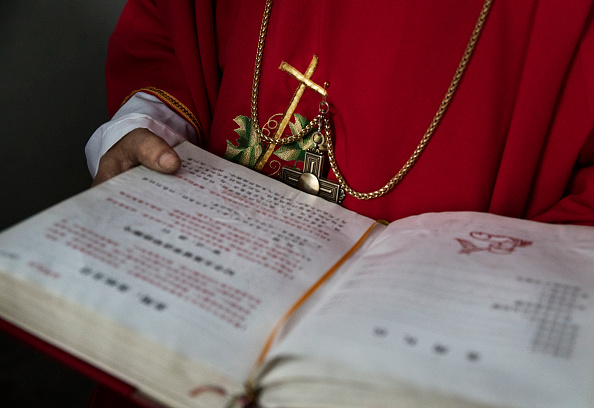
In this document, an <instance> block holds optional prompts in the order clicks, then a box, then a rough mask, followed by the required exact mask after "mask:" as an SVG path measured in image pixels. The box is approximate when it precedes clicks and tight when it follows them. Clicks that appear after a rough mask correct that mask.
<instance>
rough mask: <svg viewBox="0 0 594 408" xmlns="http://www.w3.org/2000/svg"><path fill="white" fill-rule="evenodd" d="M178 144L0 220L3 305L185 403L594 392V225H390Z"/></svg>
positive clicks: (444, 402) (433, 403)
mask: <svg viewBox="0 0 594 408" xmlns="http://www.w3.org/2000/svg"><path fill="white" fill-rule="evenodd" d="M177 151H178V152H179V154H180V156H181V157H182V159H183V166H182V168H181V169H180V171H179V172H177V173H176V174H175V175H170V176H167V175H161V174H157V173H155V172H152V171H150V170H148V169H146V168H143V167H138V168H135V169H133V170H131V171H128V172H126V173H124V174H122V175H120V176H118V177H116V178H114V179H112V180H110V181H108V182H106V183H103V184H102V185H100V186H98V187H96V188H93V189H90V190H88V191H86V192H84V193H82V194H80V195H77V196H75V197H73V198H71V199H69V200H67V201H65V202H63V203H61V204H59V205H57V206H54V207H52V208H50V209H48V210H46V211H45V212H43V213H41V214H38V215H37V216H35V217H32V218H31V219H29V220H26V221H24V222H22V223H20V224H18V225H16V226H14V227H12V228H10V229H8V230H6V231H4V232H3V233H2V234H0V316H1V317H2V318H3V319H5V320H7V321H9V322H11V323H13V324H15V325H17V326H19V327H21V328H23V329H25V330H27V331H28V332H30V333H33V334H34V335H35V336H38V337H39V338H41V339H43V340H45V341H47V342H48V343H51V344H53V345H56V346H58V347H59V348H61V349H64V350H66V351H67V352H68V353H71V354H72V355H74V356H76V357H78V358H80V359H82V360H84V361H87V362H89V363H91V364H93V365H94V366H96V367H99V368H100V369H101V370H104V371H105V372H107V373H109V374H111V375H113V376H115V377H117V378H119V379H122V380H123V381H126V382H127V383H129V384H131V385H133V386H134V387H136V388H137V389H138V390H139V391H140V392H142V393H144V394H145V395H147V396H150V398H152V399H153V400H155V401H158V402H159V403H161V404H164V405H167V406H171V407H225V406H233V405H237V406H240V405H241V404H242V403H243V402H245V401H246V400H247V399H251V400H257V402H258V404H259V405H260V406H261V407H403V408H411V407H418V408H421V407H422V408H428V407H439V408H443V407H456V408H459V407H510V408H511V407H513V408H527V407H539V408H553V407H555V408H567V407H572V408H579V407H583V408H586V407H592V406H594V349H593V347H592V345H594V304H593V301H592V296H593V295H594V229H592V228H589V227H578V226H555V225H546V224H539V223H534V222H529V221H520V220H515V219H509V218H505V217H499V216H495V215H490V214H479V213H470V212H467V213H442V214H425V215H421V216H415V217H410V218H406V219H402V220H399V221H396V222H393V223H391V224H390V225H388V226H385V225H382V224H379V223H376V222H375V220H372V219H369V218H366V217H363V216H360V215H357V214H355V213H353V212H350V211H348V210H345V209H344V208H342V207H340V206H338V205H335V204H331V203H328V202H326V201H324V200H321V199H319V198H317V197H313V196H311V195H307V194H304V193H301V192H299V191H297V190H295V189H292V188H290V187H287V186H285V185H283V184H281V183H279V182H277V181H275V180H273V179H270V178H268V177H265V176H262V175H260V174H258V173H255V172H252V171H250V170H247V169H245V168H243V167H240V166H237V165H235V164H232V163H229V162H227V161H225V160H222V159H220V158H217V157H215V156H213V155H211V154H209V153H207V152H204V151H203V150H200V149H198V148H196V147H193V146H191V145H190V144H187V143H184V144H182V145H180V146H179V147H178V148H177Z"/></svg>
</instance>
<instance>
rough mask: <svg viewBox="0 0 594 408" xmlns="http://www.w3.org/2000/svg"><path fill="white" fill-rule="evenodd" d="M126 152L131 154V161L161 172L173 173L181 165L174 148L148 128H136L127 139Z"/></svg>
mask: <svg viewBox="0 0 594 408" xmlns="http://www.w3.org/2000/svg"><path fill="white" fill-rule="evenodd" d="M127 145H129V146H130V147H129V148H128V147H126V149H127V152H128V153H130V154H132V157H131V162H133V163H136V164H142V165H144V166H146V167H148V168H150V169H152V170H155V171H158V172H161V173H173V172H175V171H177V170H178V169H179V167H180V166H181V160H180V158H179V156H178V155H177V153H176V152H175V150H173V148H171V147H170V146H169V145H168V144H167V142H165V140H163V139H161V138H160V137H159V136H157V135H155V134H154V133H152V132H151V131H150V130H148V129H137V131H134V134H133V135H132V137H131V138H130V139H129V140H128V141H127Z"/></svg>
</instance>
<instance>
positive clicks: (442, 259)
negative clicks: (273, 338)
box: [263, 213, 594, 408]
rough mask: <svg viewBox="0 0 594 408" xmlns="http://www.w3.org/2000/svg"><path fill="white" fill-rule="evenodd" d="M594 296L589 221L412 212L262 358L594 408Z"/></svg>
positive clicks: (286, 374)
mask: <svg viewBox="0 0 594 408" xmlns="http://www.w3.org/2000/svg"><path fill="white" fill-rule="evenodd" d="M593 294H594V229H592V228H590V227H577V226H555V225H546V224H541V223H535V222H529V221H521V220H516V219H510V218H505V217H500V216H495V215H490V214H482V213H442V214H425V215H421V216H416V217H411V218H407V219H404V220H400V221H397V222H394V223H392V224H391V225H390V226H388V228H386V229H385V230H384V231H383V232H382V233H381V235H380V236H379V237H377V238H376V239H375V240H374V241H373V242H372V243H371V244H370V245H368V247H367V248H366V249H365V251H364V252H363V253H359V254H358V256H357V258H356V259H354V260H353V261H352V262H351V263H350V265H348V270H346V271H343V273H342V278H341V279H340V281H339V282H338V283H337V284H335V286H334V287H332V288H329V289H328V291H327V293H326V295H325V297H324V300H323V301H322V302H320V303H319V304H318V305H317V306H316V307H315V308H314V309H313V310H312V312H311V313H310V315H309V316H308V317H307V318H306V319H304V320H302V321H301V322H299V323H298V324H297V325H296V326H295V327H293V328H292V330H291V331H290V334H289V335H288V336H287V337H286V338H284V339H282V341H281V342H279V344H277V346H276V347H275V348H274V349H273V350H272V352H271V355H270V357H272V358H274V357H278V358H287V357H291V358H296V361H298V362H299V364H295V367H296V368H295V369H294V370H292V369H291V366H290V365H287V366H286V367H285V368H283V369H282V370H279V374H278V375H276V377H275V374H274V373H273V374H271V375H270V378H269V379H268V380H267V381H276V382H277V383H283V382H284V383H288V382H290V378H291V376H294V377H295V378H301V379H303V377H304V376H305V377H307V375H311V376H318V377H319V378H318V380H320V381H323V380H324V378H323V377H324V376H327V375H332V373H333V372H334V373H336V374H337V375H338V376H340V377H342V379H341V381H347V382H350V384H354V383H365V380H366V378H369V379H371V378H376V380H377V378H379V379H380V380H379V382H384V386H388V388H389V386H390V384H397V383H398V384H403V383H405V384H408V385H409V386H410V387H412V388H414V389H417V390H423V389H424V390H431V393H432V394H443V395H448V396H450V397H451V398H453V399H461V400H468V401H470V402H472V403H476V404H477V406H478V405H482V404H484V405H488V406H505V407H539V408H552V407H556V408H567V407H575V408H577V407H584V408H586V407H592V406H594V405H593V404H594V397H593V395H594V392H593V390H594V352H593V348H592V345H594V308H593V304H592V295H593ZM303 356H307V360H308V361H310V362H309V363H303V361H304V358H303ZM337 365H338V366H341V365H344V366H345V367H349V369H348V370H346V369H345V370H340V369H338V370H337V369H331V368H329V367H336V366H337ZM303 367H306V368H305V371H307V370H313V368H312V367H319V370H318V372H317V373H313V372H312V373H309V374H308V373H306V372H304V371H303V369H304V368H303ZM300 370H301V372H299V371H300ZM349 373H354V374H349ZM357 373H358V374H357ZM382 378H383V379H385V381H383V380H381V379H382ZM376 380H374V381H376ZM263 382H266V380H265V381H263ZM339 382H340V381H339ZM376 382H377V381H376ZM351 388H352V387H351ZM325 393H326V394H330V393H331V392H329V391H328V389H326V391H325ZM355 394H356V392H355ZM421 394H422V392H421ZM350 398H351V397H350ZM352 398H354V397H352ZM438 400H439V398H438V399H436V400H435V401H438ZM313 405H315V404H313ZM355 405H356V404H355ZM378 405H382V404H378ZM388 406H389V403H388ZM407 406H418V405H414V403H413V404H411V405H407ZM419 406H420V405H419ZM431 406H433V405H431ZM435 406H441V405H435Z"/></svg>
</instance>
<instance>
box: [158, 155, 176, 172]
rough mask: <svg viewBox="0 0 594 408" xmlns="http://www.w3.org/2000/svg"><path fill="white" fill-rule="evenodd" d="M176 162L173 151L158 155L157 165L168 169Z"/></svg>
mask: <svg viewBox="0 0 594 408" xmlns="http://www.w3.org/2000/svg"><path fill="white" fill-rule="evenodd" d="M176 163H177V157H175V155H174V154H173V153H164V154H162V155H161V157H159V166H161V167H162V168H164V169H169V168H171V167H173V166H174V165H175V164H176Z"/></svg>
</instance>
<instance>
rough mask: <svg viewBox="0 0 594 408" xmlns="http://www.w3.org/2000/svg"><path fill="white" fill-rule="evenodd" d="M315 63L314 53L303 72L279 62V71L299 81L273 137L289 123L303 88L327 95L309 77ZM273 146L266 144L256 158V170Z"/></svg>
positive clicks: (259, 168)
mask: <svg viewBox="0 0 594 408" xmlns="http://www.w3.org/2000/svg"><path fill="white" fill-rule="evenodd" d="M317 65H318V57H317V56H316V55H315V54H314V56H313V58H312V60H311V62H310V63H309V67H307V70H306V71H305V74H302V73H301V72H299V71H298V70H297V69H295V68H293V67H292V66H291V65H289V64H287V63H286V62H284V61H283V62H282V63H281V65H280V67H279V69H280V70H281V71H285V72H286V73H288V74H289V75H291V76H292V77H293V78H295V79H296V80H297V81H299V86H298V87H297V90H296V91H295V94H294V95H293V98H291V103H290V104H289V107H288V108H287V110H286V111H285V114H284V116H283V119H282V120H281V122H280V124H279V125H278V128H277V129H276V133H275V134H274V138H275V139H280V138H281V137H282V135H283V133H284V131H285V129H286V128H287V125H288V124H289V121H290V120H291V118H292V117H293V114H294V113H295V109H297V105H298V104H299V101H300V100H301V97H302V96H303V92H305V88H310V89H312V90H314V91H315V92H317V93H319V94H320V95H322V96H323V97H324V98H325V97H326V96H327V94H328V93H327V91H326V90H325V89H324V88H323V87H321V86H320V85H318V84H316V83H315V82H313V81H312V80H311V77H312V75H313V73H314V71H315V69H316V66H317ZM275 147H276V145H274V144H271V145H270V146H268V149H267V150H266V152H265V153H264V154H263V155H262V156H261V157H260V159H259V160H258V162H257V163H256V165H255V166H254V170H256V171H261V170H262V168H263V167H264V165H265V164H266V162H267V161H268V159H269V158H270V156H271V155H272V153H273V152H274V149H275Z"/></svg>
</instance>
